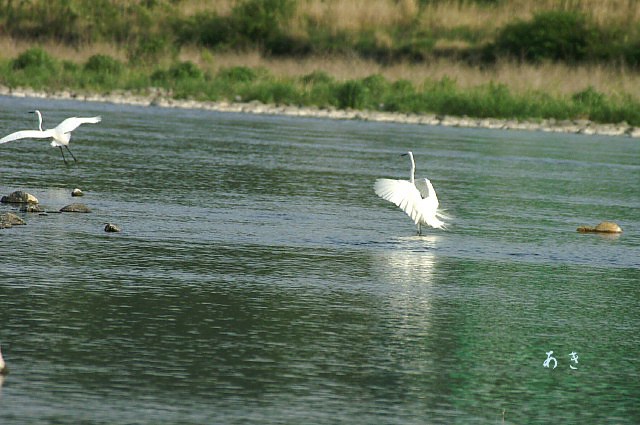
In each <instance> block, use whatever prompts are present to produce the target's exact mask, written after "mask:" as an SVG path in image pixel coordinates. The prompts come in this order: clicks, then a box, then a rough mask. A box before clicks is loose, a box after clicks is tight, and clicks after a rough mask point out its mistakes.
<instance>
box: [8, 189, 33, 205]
mask: <svg viewBox="0 0 640 425" xmlns="http://www.w3.org/2000/svg"><path fill="white" fill-rule="evenodd" d="M0 202H2V203H3V204H37V203H38V198H36V197H35V196H33V195H32V194H30V193H27V192H23V191H21V190H16V191H15V192H13V193H10V194H9V195H7V196H3V197H2V198H0Z"/></svg>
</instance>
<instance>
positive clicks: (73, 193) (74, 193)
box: [71, 187, 84, 196]
mask: <svg viewBox="0 0 640 425" xmlns="http://www.w3.org/2000/svg"><path fill="white" fill-rule="evenodd" d="M71 196H84V192H83V191H81V190H80V189H78V188H77V187H76V188H75V189H73V190H72V191H71Z"/></svg>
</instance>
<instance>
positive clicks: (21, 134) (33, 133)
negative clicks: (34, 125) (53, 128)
mask: <svg viewBox="0 0 640 425" xmlns="http://www.w3.org/2000/svg"><path fill="white" fill-rule="evenodd" d="M48 137H51V132H50V131H40V130H22V131H16V132H15V133H11V134H9V135H8V136H4V137H3V138H2V139H0V144H2V143H7V142H13V141H14V140H19V139H46V138H48Z"/></svg>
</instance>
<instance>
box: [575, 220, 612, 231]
mask: <svg viewBox="0 0 640 425" xmlns="http://www.w3.org/2000/svg"><path fill="white" fill-rule="evenodd" d="M577 230H578V232H580V233H592V232H593V233H622V228H621V227H620V226H618V224H617V223H614V222H612V221H603V222H602V223H600V224H598V225H597V226H596V227H591V226H580V227H578V229H577Z"/></svg>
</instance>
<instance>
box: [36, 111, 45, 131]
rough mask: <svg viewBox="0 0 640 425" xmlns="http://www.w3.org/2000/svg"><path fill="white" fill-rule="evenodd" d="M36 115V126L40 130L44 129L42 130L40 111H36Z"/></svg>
mask: <svg viewBox="0 0 640 425" xmlns="http://www.w3.org/2000/svg"><path fill="white" fill-rule="evenodd" d="M36 115H37V116H38V128H39V129H40V131H44V130H42V114H41V113H40V111H36Z"/></svg>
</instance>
